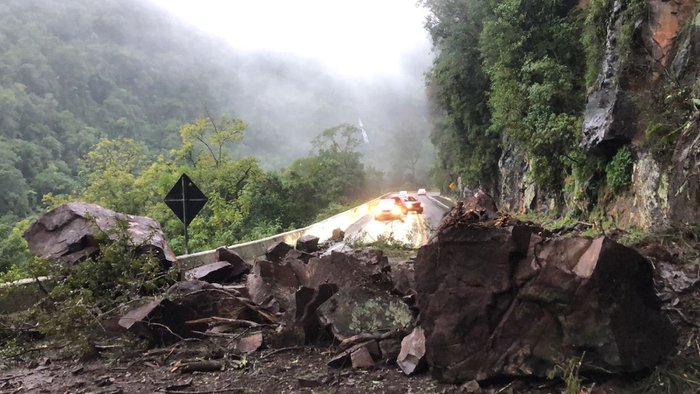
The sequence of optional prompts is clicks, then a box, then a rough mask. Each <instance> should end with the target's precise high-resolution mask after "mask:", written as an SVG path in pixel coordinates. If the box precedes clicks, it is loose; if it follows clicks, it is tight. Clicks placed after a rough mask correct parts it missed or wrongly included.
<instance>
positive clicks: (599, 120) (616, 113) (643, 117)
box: [500, 0, 700, 229]
mask: <svg viewBox="0 0 700 394" xmlns="http://www.w3.org/2000/svg"><path fill="white" fill-rule="evenodd" d="M611 1H612V6H611V7H610V15H609V16H608V19H607V20H608V25H607V37H606V40H605V48H604V53H603V60H602V63H601V67H600V71H599V75H598V79H597V81H596V83H595V85H594V86H593V87H592V89H590V90H589V93H588V95H587V100H586V106H585V110H584V113H583V115H582V117H583V127H582V136H581V147H582V148H583V149H584V151H586V152H588V154H590V155H599V156H601V157H607V158H610V157H612V155H613V154H614V153H615V152H616V151H617V150H618V149H619V148H620V147H623V146H627V147H628V148H629V149H630V150H631V152H632V155H633V158H634V164H633V168H632V177H631V181H630V186H629V189H628V190H627V191H626V192H625V193H623V194H622V195H619V196H617V197H610V196H608V198H607V199H603V200H600V199H599V200H598V201H597V202H594V203H597V204H598V205H602V207H601V208H603V210H602V211H603V212H606V213H607V215H608V217H609V218H610V219H611V220H612V221H613V222H615V223H616V224H617V225H618V226H621V227H630V226H634V227H640V228H645V229H654V228H661V227H666V226H669V225H675V224H683V223H685V224H688V223H689V224H693V223H698V222H699V221H700V117H699V116H697V112H698V111H697V104H695V105H696V108H695V113H696V115H694V116H690V117H688V116H687V115H683V116H682V117H681V115H678V113H679V112H680V111H675V110H674V105H676V106H686V107H687V106H689V105H691V104H690V102H691V100H692V99H698V98H700V30H699V29H700V13H698V7H697V2H696V0H649V1H648V4H647V10H648V12H646V13H645V15H644V16H643V18H640V19H639V20H637V21H635V22H634V25H633V28H632V32H631V43H629V44H628V46H627V47H625V46H624V45H625V44H624V43H623V39H622V35H623V34H624V33H625V32H623V31H622V29H623V28H624V26H623V22H622V18H621V15H622V13H623V12H624V10H625V6H626V4H628V3H629V1H622V0H611ZM585 5H586V4H585V2H581V6H585ZM676 96H678V97H683V99H682V100H681V99H678V102H676V103H673V100H674V99H675V98H676ZM686 112H687V111H686ZM674 116H675V117H677V119H675V121H676V122H677V123H676V124H680V127H675V126H674V127H673V128H671V129H669V130H666V131H665V132H664V133H661V134H657V133H655V130H658V129H660V128H661V127H659V126H658V125H659V124H673V122H671V121H668V119H669V118H673V117H674ZM517 161H518V158H512V159H511V160H508V159H507V158H502V159H501V161H500V165H501V175H503V174H505V173H509V174H514V176H515V177H518V178H519V179H518V180H514V179H510V178H513V176H511V177H510V178H508V182H507V184H508V185H505V184H503V185H502V187H501V195H500V200H501V205H503V206H504V207H507V208H510V209H513V210H528V209H532V208H533V207H534V206H536V204H535V203H533V201H532V194H533V193H532V191H529V192H528V191H527V190H528V188H529V186H528V185H529V184H530V183H531V182H528V181H527V172H524V173H523V172H522V170H520V171H518V170H516V169H515V168H509V167H513V166H514V164H512V163H513V162H517ZM518 165H519V166H520V167H519V168H522V160H520V163H519V164H518ZM516 184H519V185H520V187H513V186H512V185H516ZM506 186H507V187H506ZM538 197H539V199H540V200H545V201H544V202H547V205H548V206H549V207H550V208H551V207H552V206H553V205H554V206H556V205H557V204H556V202H557V201H556V200H551V201H546V200H547V198H546V197H545V196H541V195H540V196H538ZM562 201H567V198H566V197H565V198H564V199H563V200H562ZM556 208H558V210H559V211H560V212H561V213H566V211H567V210H570V209H572V208H573V207H570V206H566V205H565V203H564V205H563V206H562V205H559V206H556Z"/></svg>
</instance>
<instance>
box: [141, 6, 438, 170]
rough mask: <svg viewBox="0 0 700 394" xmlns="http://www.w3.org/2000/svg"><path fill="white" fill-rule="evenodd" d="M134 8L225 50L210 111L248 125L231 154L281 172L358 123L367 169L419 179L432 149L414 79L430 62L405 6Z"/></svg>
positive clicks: (413, 13) (417, 21)
mask: <svg viewBox="0 0 700 394" xmlns="http://www.w3.org/2000/svg"><path fill="white" fill-rule="evenodd" d="M142 1H153V2H155V3H156V4H157V6H158V7H160V9H161V10H162V11H163V12H165V13H167V15H169V17H170V18H172V19H173V20H176V21H177V22H178V23H184V24H185V26H186V27H187V28H189V29H192V30H193V31H197V32H198V34H205V35H206V36H207V37H209V38H210V39H211V40H213V41H215V42H219V43H221V45H222V47H225V48H226V51H228V52H229V55H230V56H225V57H223V58H220V59H218V62H219V64H220V65H221V67H222V68H223V69H224V70H225V73H226V74H227V75H229V74H230V78H231V80H232V81H233V85H234V86H235V88H234V89H230V90H227V91H225V92H220V93H219V94H223V97H221V100H220V101H219V102H220V103H223V104H222V108H216V110H217V111H221V112H224V113H230V114H232V115H234V116H237V117H240V118H242V119H244V120H245V121H246V122H247V123H248V124H249V128H248V129H247V131H246V136H245V138H244V141H243V144H242V146H239V147H238V148H237V151H238V153H239V154H253V155H255V156H258V157H259V158H260V159H261V162H262V163H263V165H264V166H265V167H267V168H281V167H283V166H285V165H287V164H289V163H290V162H291V161H292V160H293V159H295V158H298V157H301V156H304V155H306V154H308V153H309V151H310V150H311V145H310V141H311V140H312V139H313V137H314V136H316V135H317V134H319V133H320V132H321V131H323V130H324V129H326V128H329V127H333V126H336V125H338V124H341V123H351V124H354V125H358V122H359V119H361V121H362V123H363V125H364V128H365V130H366V131H367V134H368V137H369V141H370V142H369V143H368V144H363V146H362V147H361V151H362V153H363V155H364V158H365V161H366V163H367V164H369V165H372V166H374V167H376V168H378V169H380V170H382V171H384V172H385V173H387V174H389V175H390V176H392V175H394V176H397V175H398V174H400V173H402V172H406V170H407V169H408V170H409V171H408V172H415V175H417V176H419V177H420V178H425V177H426V173H427V168H428V167H429V166H430V165H431V164H432V161H433V151H432V146H431V145H430V143H429V140H428V129H429V126H428V122H427V100H426V94H425V86H424V80H423V74H424V73H425V71H427V69H428V68H429V66H430V64H431V61H432V60H431V52H430V42H429V39H428V37H427V33H426V32H425V31H424V29H423V26H422V22H423V21H422V13H424V11H421V10H416V9H415V8H414V6H413V3H412V2H410V3H411V4H410V5H409V7H410V8H411V9H409V8H407V7H406V6H405V3H406V2H402V3H404V5H403V6H400V5H397V2H395V1H387V2H385V3H381V2H379V5H377V6H371V5H370V4H374V3H371V2H367V1H356V2H348V1H336V2H318V1H315V2H314V1H301V2H298V3H297V2H282V3H290V4H298V5H299V7H298V8H299V9H297V10H295V9H294V6H292V5H290V4H287V5H286V6H283V7H282V8H281V9H280V10H279V11H278V12H275V9H276V8H275V7H279V6H280V2H274V1H264V2H257V1H250V2H236V3H235V4H238V7H239V9H236V10H231V9H226V5H224V6H223V7H224V9H221V10H219V9H216V8H215V7H217V4H219V3H223V2H208V1H204V2H203V3H202V2H198V3H197V4H200V7H199V8H194V9H199V10H202V12H199V13H198V12H194V11H192V10H193V8H191V7H188V6H187V5H186V4H185V5H184V6H183V5H180V6H179V7H178V6H176V3H178V2H174V3H173V2H172V1H171V0H167V1H166V0H142ZM241 3H250V7H249V8H246V7H245V6H241V5H240V4H241ZM375 3H376V2H375ZM331 4H332V5H333V6H331ZM336 6H337V7H336ZM241 7H242V8H241ZM314 7H315V8H314ZM263 10H266V12H268V14H267V15H265V14H262V11H263ZM312 10H316V11H312ZM295 11H297V12H298V13H297V14H294V12H295ZM243 12H248V14H243V15H242V13H243ZM314 12H315V13H314ZM280 13H282V14H283V15H280ZM344 14H347V15H344ZM417 15H418V16H419V17H417ZM402 16H403V17H405V20H397V18H401V17H402ZM290 21H292V22H293V23H292V24H291V25H290V23H289V22H290ZM237 22H239V23H237ZM239 24H243V26H240V25H239ZM227 26H228V27H227ZM231 26H233V27H234V28H231ZM297 30H298V31H297ZM294 40H296V41H294ZM213 89H216V87H213Z"/></svg>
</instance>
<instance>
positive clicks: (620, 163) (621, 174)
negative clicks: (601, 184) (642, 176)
mask: <svg viewBox="0 0 700 394" xmlns="http://www.w3.org/2000/svg"><path fill="white" fill-rule="evenodd" d="M631 180H632V152H630V150H629V148H627V147H626V146H625V147H622V148H621V149H620V150H618V151H617V153H615V156H613V158H612V160H610V162H609V163H608V165H607V166H605V182H606V184H607V186H608V190H609V191H610V192H611V193H613V194H614V195H618V194H620V193H622V192H623V191H625V190H627V188H628V187H629V184H630V181H631Z"/></svg>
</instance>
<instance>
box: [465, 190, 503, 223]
mask: <svg viewBox="0 0 700 394" xmlns="http://www.w3.org/2000/svg"><path fill="white" fill-rule="evenodd" d="M464 210H465V211H474V212H479V213H481V214H482V216H485V218H488V219H494V218H496V217H498V208H497V207H496V202H495V201H494V199H493V197H491V196H490V195H488V194H486V193H485V192H483V191H482V190H478V191H476V192H475V193H474V194H470V195H468V196H466V197H465V199H464Z"/></svg>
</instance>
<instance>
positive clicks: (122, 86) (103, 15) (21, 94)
mask: <svg viewBox="0 0 700 394" xmlns="http://www.w3.org/2000/svg"><path fill="white" fill-rule="evenodd" d="M406 67H415V64H410V63H408V64H407V65H406ZM0 70H2V71H1V72H0V133H1V134H0V138H1V139H2V145H1V147H0V175H2V177H0V186H1V187H2V189H3V190H7V191H9V193H5V194H3V195H2V196H0V206H1V207H2V208H0V215H4V214H10V215H13V216H14V217H23V216H25V215H26V214H28V213H30V212H34V211H36V209H37V208H38V205H39V203H40V201H41V198H42V196H43V195H45V194H46V193H54V194H61V193H68V192H70V191H74V190H77V189H80V188H81V187H83V186H84V179H82V177H79V176H78V174H79V166H78V162H79V159H80V158H81V157H83V156H84V155H85V154H86V153H87V152H88V151H89V149H90V148H91V147H93V146H94V145H95V143H97V142H98V141H99V139H100V138H103V137H107V138H123V137H130V138H133V139H135V140H136V141H137V142H138V143H139V144H141V145H143V147H144V148H146V149H147V151H148V152H149V155H150V156H151V157H155V155H156V154H158V153H163V152H167V151H168V150H169V149H174V148H176V147H178V146H179V144H180V135H179V133H178V131H179V128H180V126H181V125H182V124H184V123H186V122H191V121H193V120H194V119H195V118H196V117H197V116H198V115H201V114H204V113H205V112H206V111H209V112H210V113H211V114H212V115H213V116H214V117H218V116H222V115H228V116H235V117H239V118H242V119H243V120H245V121H246V122H247V123H248V128H247V129H246V131H245V134H244V139H243V141H242V142H241V143H239V144H237V145H235V146H230V148H231V149H233V150H234V151H235V152H236V153H237V155H238V156H241V157H242V156H245V155H255V156H257V157H259V158H260V159H261V161H262V165H263V166H265V167H266V168H269V169H274V168H281V167H283V166H286V165H288V164H289V163H291V162H292V161H293V160H294V159H296V158H299V157H302V156H305V155H307V154H308V153H309V151H310V149H311V145H310V142H311V140H312V139H313V137H314V136H316V135H317V134H318V133H320V132H321V131H322V130H324V129H326V128H329V127H333V126H336V125H338V124H340V123H354V122H357V119H358V117H360V116H361V117H362V118H363V121H364V122H365V125H366V127H367V128H368V130H369V131H370V132H375V133H376V134H373V135H372V137H373V138H372V142H373V144H372V145H371V146H367V147H364V148H363V153H365V156H366V159H367V160H369V162H370V163H372V164H374V165H375V166H377V167H380V168H384V169H390V168H392V166H393V167H395V166H396V165H397V164H400V163H401V160H403V158H402V157H401V153H402V152H400V151H397V152H396V153H394V154H393V155H392V159H391V160H393V161H392V162H390V161H391V160H388V159H387V157H386V152H385V150H383V149H382V148H381V146H382V145H384V144H386V143H388V142H389V141H393V140H394V139H395V138H396V135H397V133H401V134H403V133H405V132H406V128H407V126H406V125H410V128H412V130H417V131H415V132H414V135H415V136H416V137H417V138H418V139H419V140H425V138H423V136H424V135H425V134H421V133H425V132H426V127H423V126H421V125H424V124H425V117H424V113H425V111H424V107H425V100H424V97H423V95H421V94H415V93H413V92H412V90H415V88H416V87H415V86H407V84H406V81H405V80H403V79H402V78H401V76H397V77H396V78H394V79H387V80H382V81H376V80H368V81H364V82H362V81H360V82H357V81H346V80H343V79H340V78H336V77H335V76H333V75H331V74H329V72H328V71H327V70H325V69H323V68H322V67H321V65H319V64H317V63H315V62H313V61H311V60H308V59H295V58H289V57H285V58H282V57H280V56H279V55H275V54H270V53H256V54H240V53H236V52H234V51H233V50H232V49H231V48H229V47H228V46H227V45H226V44H225V43H224V42H222V41H220V40H216V39H214V38H211V37H209V36H206V35H205V34H203V33H201V32H199V31H197V30H196V29H194V28H192V27H190V26H186V25H184V24H182V23H180V22H177V21H175V20H174V19H173V18H171V17H170V16H168V15H166V14H165V13H164V11H162V10H160V9H158V8H156V7H155V6H151V5H150V4H149V3H148V2H145V1H138V0H127V1H117V0H107V1H100V2H91V1H87V0H69V1H62V2H60V3H59V2H43V1H39V0H28V1H27V0H10V1H7V2H3V4H0ZM417 88H418V91H419V92H420V91H422V89H421V87H420V86H418V87H417ZM407 92H408V94H407ZM404 115H405V116H404ZM399 118H401V119H402V122H400V124H399V122H396V119H399ZM415 133H418V134H415ZM401 134H399V135H401ZM416 145H417V147H418V151H417V152H416V155H417V154H420V150H421V149H422V150H423V152H424V153H423V154H422V156H423V159H422V161H423V163H424V164H423V165H422V167H425V168H427V164H425V163H428V162H429V160H430V155H429V149H428V150H426V149H427V147H426V146H425V144H420V143H417V144H416ZM426 152H427V153H426Z"/></svg>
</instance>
